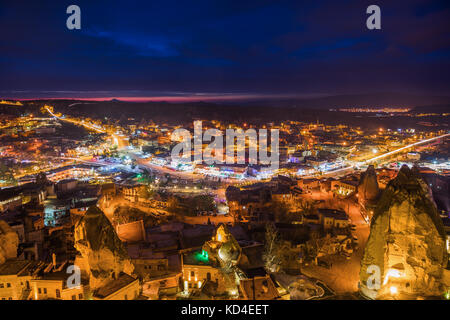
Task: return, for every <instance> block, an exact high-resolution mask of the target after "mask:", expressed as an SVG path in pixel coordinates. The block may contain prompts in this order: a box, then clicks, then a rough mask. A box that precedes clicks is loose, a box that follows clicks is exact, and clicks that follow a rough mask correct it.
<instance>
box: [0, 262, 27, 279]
mask: <svg viewBox="0 0 450 320" xmlns="http://www.w3.org/2000/svg"><path fill="white" fill-rule="evenodd" d="M29 264H30V261H27V260H7V261H6V262H5V263H3V264H2V265H0V276H10V275H19V274H20V273H21V272H22V271H24V270H25V269H26V267H27V266H28V265H29Z"/></svg>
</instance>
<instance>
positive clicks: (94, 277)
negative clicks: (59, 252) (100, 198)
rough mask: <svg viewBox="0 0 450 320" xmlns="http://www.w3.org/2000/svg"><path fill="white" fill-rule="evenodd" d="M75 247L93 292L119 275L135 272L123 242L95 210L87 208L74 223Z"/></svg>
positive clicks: (104, 218) (103, 217)
mask: <svg viewBox="0 0 450 320" xmlns="http://www.w3.org/2000/svg"><path fill="white" fill-rule="evenodd" d="M75 248H76V249H77V250H78V251H79V252H80V253H81V255H82V257H83V258H84V260H85V262H86V264H87V266H88V268H89V270H87V271H88V273H89V276H90V278H89V284H90V287H91V289H93V290H94V289H96V288H99V287H100V286H102V285H103V284H105V283H107V282H108V281H109V280H111V279H115V278H116V277H118V276H119V274H120V273H121V272H124V273H126V274H129V275H131V274H132V273H133V271H134V266H133V264H132V263H131V261H130V259H129V257H128V253H127V251H126V250H125V247H124V246H123V243H122V242H121V241H120V239H119V237H118V236H117V234H116V232H115V231H114V227H113V226H112V225H111V223H110V222H109V220H108V218H107V217H106V216H105V215H104V214H103V212H102V211H101V210H100V209H99V208H98V207H95V206H94V207H90V208H89V209H88V211H87V212H86V214H85V215H84V217H83V218H81V220H80V221H79V222H78V223H77V224H76V226H75Z"/></svg>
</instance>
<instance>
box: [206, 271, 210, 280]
mask: <svg viewBox="0 0 450 320" xmlns="http://www.w3.org/2000/svg"><path fill="white" fill-rule="evenodd" d="M206 280H208V281H211V273H210V272H208V273H207V274H206Z"/></svg>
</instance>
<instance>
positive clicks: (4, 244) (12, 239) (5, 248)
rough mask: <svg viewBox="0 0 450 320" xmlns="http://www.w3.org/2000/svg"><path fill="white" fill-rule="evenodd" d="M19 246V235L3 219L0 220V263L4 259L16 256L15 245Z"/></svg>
mask: <svg viewBox="0 0 450 320" xmlns="http://www.w3.org/2000/svg"><path fill="white" fill-rule="evenodd" d="M18 246H19V236H18V235H17V233H16V232H15V231H14V230H13V229H12V228H11V227H10V226H9V225H8V224H7V223H6V222H5V221H3V220H0V264H3V263H4V262H5V261H6V260H8V259H12V258H17V247H18Z"/></svg>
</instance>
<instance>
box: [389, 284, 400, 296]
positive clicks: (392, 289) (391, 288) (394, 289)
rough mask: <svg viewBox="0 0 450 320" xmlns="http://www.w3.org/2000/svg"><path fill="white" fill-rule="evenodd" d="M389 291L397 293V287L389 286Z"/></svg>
mask: <svg viewBox="0 0 450 320" xmlns="http://www.w3.org/2000/svg"><path fill="white" fill-rule="evenodd" d="M389 291H390V292H391V294H392V295H396V294H397V293H398V289H397V287H395V286H391V287H390V288H389Z"/></svg>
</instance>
